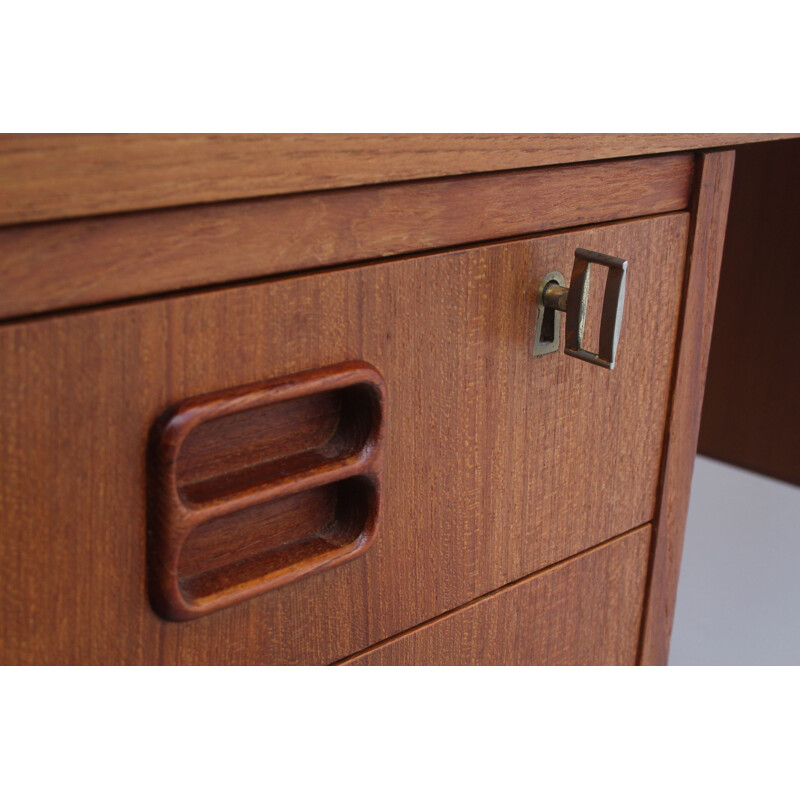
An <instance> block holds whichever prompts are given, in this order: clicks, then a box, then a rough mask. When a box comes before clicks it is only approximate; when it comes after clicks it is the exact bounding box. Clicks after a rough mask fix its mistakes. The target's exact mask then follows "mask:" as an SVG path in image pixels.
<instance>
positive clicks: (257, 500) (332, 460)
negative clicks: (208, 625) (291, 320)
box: [148, 362, 385, 620]
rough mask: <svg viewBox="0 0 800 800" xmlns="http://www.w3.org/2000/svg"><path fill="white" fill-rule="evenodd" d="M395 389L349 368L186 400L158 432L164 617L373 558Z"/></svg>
mask: <svg viewBox="0 0 800 800" xmlns="http://www.w3.org/2000/svg"><path fill="white" fill-rule="evenodd" d="M384 396H385V391H384V384H383V380H382V378H381V376H380V374H379V373H378V372H377V371H376V370H375V369H374V368H373V367H371V366H369V365H368V364H365V363H363V362H346V363H343V364H338V365H336V366H333V367H327V368H324V369H318V370H312V371H309V372H302V373H298V374H295V375H291V376H288V377H285V378H279V379H276V380H271V381H268V382H266V383H262V384H256V385H250V386H244V387H239V388H236V389H231V390H229V391H224V392H218V393H215V394H208V395H203V396H200V397H194V398H191V399H189V400H185V401H183V402H181V403H179V404H178V405H176V406H173V407H171V408H170V409H168V410H167V411H166V412H164V414H162V415H161V417H160V418H159V420H158V421H157V422H156V424H155V425H154V427H153V430H152V432H151V441H150V455H149V462H148V467H149V473H148V568H149V579H150V595H151V600H152V602H153V605H154V607H155V608H156V609H157V611H158V612H159V613H160V614H161V615H162V616H164V617H166V618H167V619H173V620H185V619H191V618H194V617H198V616H202V615H203V614H208V613H210V612H211V611H216V610H218V609H221V608H224V607H226V606H230V605H233V604H234V603H238V602H240V601H242V600H247V599H248V598H251V597H254V596H256V595H259V594H261V593H262V592H265V591H267V590H269V589H273V588H276V587H278V586H283V585H285V584H287V583H290V582H292V581H296V580H298V579H300V578H303V577H305V576H308V575H311V574H313V573H315V572H319V571H321V570H324V569H328V568H329V567H332V566H334V565H336V564H340V563H342V562H344V561H346V560H348V559H350V558H353V557H354V556H356V555H358V554H359V553H362V552H364V550H366V548H367V547H368V546H369V544H370V543H371V541H372V538H373V535H374V533H375V523H376V518H377V513H378V503H379V497H380V471H381V462H382V446H383V410H384Z"/></svg>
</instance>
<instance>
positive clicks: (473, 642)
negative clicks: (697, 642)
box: [343, 525, 650, 666]
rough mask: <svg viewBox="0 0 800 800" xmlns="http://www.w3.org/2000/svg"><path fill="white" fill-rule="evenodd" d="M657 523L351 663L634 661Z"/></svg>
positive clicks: (569, 663)
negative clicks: (649, 557) (650, 553)
mask: <svg viewBox="0 0 800 800" xmlns="http://www.w3.org/2000/svg"><path fill="white" fill-rule="evenodd" d="M649 545H650V526H649V525H648V526H645V527H644V528H640V529H639V530H637V531H633V532H631V533H628V534H625V535H624V536H622V537H620V538H618V539H615V540H613V541H612V542H607V543H606V544H602V545H600V546H599V547H597V548H595V549H594V550H591V551H590V552H588V553H584V554H582V555H579V556H575V557H574V558H571V559H568V560H567V561H564V562H562V563H561V564H558V565H557V566H554V567H550V568H548V569H545V570H543V571H542V572H539V573H538V574H536V575H533V576H531V577H528V578H523V579H522V580H521V581H518V582H516V583H514V584H512V585H511V586H505V587H503V588H502V589H499V590H498V591H496V592H492V593H491V594H489V595H487V596H485V597H482V598H480V599H478V600H475V601H474V602H472V603H470V604H468V605H467V606H465V607H463V608H459V609H456V610H455V611H452V612H450V613H449V614H445V615H444V616H442V617H439V618H438V619H436V620H433V621H432V622H426V623H424V624H423V625H421V626H420V627H418V628H415V629H414V630H411V631H408V632H406V633H401V634H400V635H399V636H397V637H395V638H394V639H392V640H390V641H389V642H386V643H382V644H378V645H376V646H375V647H372V648H370V649H369V650H367V651H366V652H364V653H359V654H357V655H355V656H353V657H351V658H348V659H345V661H344V662H343V663H344V664H348V665H356V666H379V665H380V666H389V665H392V666H413V665H420V664H427V665H448V666H451V665H468V666H478V665H562V666H573V665H595V664H606V665H615V664H634V663H636V648H637V644H638V639H639V624H640V621H641V616H642V606H643V601H644V589H645V581H646V579H647V556H648V552H649Z"/></svg>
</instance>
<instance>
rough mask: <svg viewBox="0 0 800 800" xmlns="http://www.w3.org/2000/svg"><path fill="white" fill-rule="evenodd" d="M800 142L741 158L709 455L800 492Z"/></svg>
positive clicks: (705, 438) (722, 296)
mask: <svg viewBox="0 0 800 800" xmlns="http://www.w3.org/2000/svg"><path fill="white" fill-rule="evenodd" d="M798 186H800V140H793V141H789V142H776V143H774V144H764V145H758V146H753V147H745V148H742V149H740V150H738V151H737V154H736V172H735V174H734V178H733V190H732V194H731V208H730V213H729V214H728V228H727V234H726V237H725V250H724V252H723V256H722V273H721V277H720V284H719V297H718V299H717V312H716V315H715V317H714V333H713V335H712V337H711V354H710V356H709V360H708V380H707V382H706V393H705V400H704V402H703V417H702V421H701V424H700V441H699V445H698V449H699V451H700V452H701V453H703V454H705V455H707V456H711V457H712V458H718V459H720V460H722V461H728V462H730V463H731V464H736V465H737V466H740V467H744V468H745V469H750V470H755V471H756V472H761V473H764V474H765V475H770V476H772V477H773V478H779V479H780V480H784V481H789V482H791V483H794V484H800V350H798V348H797V343H796V340H797V322H798V318H799V316H798V310H797V309H798V300H800V269H798V258H797V238H798V233H800V192H798Z"/></svg>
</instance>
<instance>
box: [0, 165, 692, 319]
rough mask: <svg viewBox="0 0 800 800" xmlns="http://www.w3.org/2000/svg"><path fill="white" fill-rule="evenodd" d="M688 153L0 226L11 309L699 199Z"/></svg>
mask: <svg viewBox="0 0 800 800" xmlns="http://www.w3.org/2000/svg"><path fill="white" fill-rule="evenodd" d="M693 163H694V159H693V157H692V156H690V155H685V154H684V155H673V156H662V157H658V158H642V159H634V160H630V161H623V162H607V163H598V164H583V165H577V166H571V167H566V168H560V169H539V170H529V171H525V172H513V173H504V174H502V175H480V176H473V177H468V178H456V179H450V180H435V181H424V182H417V183H408V184H402V185H397V186H385V187H380V188H367V189H351V190H346V191H337V192H323V193H317V194H314V195H302V196H297V197H283V198H272V199H268V200H257V201H250V202H242V203H226V204H217V205H210V206H205V207H194V208H186V209H178V210H174V211H170V212H168V213H165V212H153V213H143V214H127V215H122V216H115V217H107V218H100V219H88V220H79V221H72V222H62V223H53V224H45V225H34V226H31V225H23V226H19V227H15V228H7V229H0V279H2V280H3V282H4V283H6V284H7V285H8V286H13V287H14V291H13V292H4V293H1V294H0V316H6V317H7V316H17V315H23V314H30V313H34V312H42V311H49V310H53V309H59V308H66V307H70V306H83V305H88V304H92V303H100V302H104V301H108V300H117V299H120V298H126V297H133V296H137V295H147V294H154V293H158V292H167V291H173V290H176V289H186V288H190V287H197V286H203V285H208V284H220V283H223V282H225V281H236V280H242V279H245V278H254V277H260V276H264V275H271V274H276V273H282V272H290V271H294V270H301V269H302V270H304V269H308V268H311V267H319V266H328V265H332V264H341V263H344V262H348V261H355V260H361V259H367V258H376V257H380V256H389V255H396V254H399V253H404V252H405V253H407V252H413V251H420V250H429V249H435V248H442V247H446V246H449V245H453V244H461V243H463V242H476V241H481V240H484V239H492V238H501V237H508V236H517V235H520V234H526V233H533V232H536V231H544V230H552V229H554V228H565V227H572V226H577V225H586V224H588V223H596V222H604V221H607V220H615V219H624V218H629V217H637V216H645V215H649V214H660V213H664V212H668V211H677V210H681V209H685V208H687V207H688V205H689V199H690V193H691V181H692V170H693Z"/></svg>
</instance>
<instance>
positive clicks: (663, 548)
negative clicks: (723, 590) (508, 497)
mask: <svg viewBox="0 0 800 800" xmlns="http://www.w3.org/2000/svg"><path fill="white" fill-rule="evenodd" d="M733 162H734V153H733V151H732V150H729V151H723V152H718V153H706V154H704V155H703V156H702V157H701V160H700V165H699V184H698V189H697V195H696V198H695V204H694V210H693V224H692V238H691V242H690V245H689V269H688V278H687V282H686V287H685V292H684V307H683V313H682V320H681V333H680V342H679V346H678V360H677V369H676V373H675V385H674V389H673V392H672V402H671V407H670V413H669V420H668V425H667V442H666V449H665V458H664V467H663V475H662V480H661V489H660V501H659V508H658V513H657V514H656V517H655V524H654V531H655V537H654V546H653V554H652V557H651V566H650V578H649V585H648V595H647V605H646V609H645V618H644V626H643V630H642V645H641V657H640V661H641V663H643V664H666V662H667V656H668V654H669V639H670V635H671V633H672V619H673V614H674V611H675V597H676V594H677V590H678V573H679V570H680V562H681V552H682V549H683V532H684V527H685V525H686V513H687V510H688V505H689V490H690V487H691V482H692V471H693V469H694V458H695V453H696V451H697V437H698V432H699V429H700V409H701V406H702V402H703V388H704V385H705V376H706V367H707V364H708V351H709V347H710V344H711V328H712V325H713V321H714V305H715V302H716V297H717V285H718V282H719V270H720V263H721V261H722V247H723V242H724V239H725V223H726V218H727V214H728V202H729V199H730V191H731V181H732V179H733Z"/></svg>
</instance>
